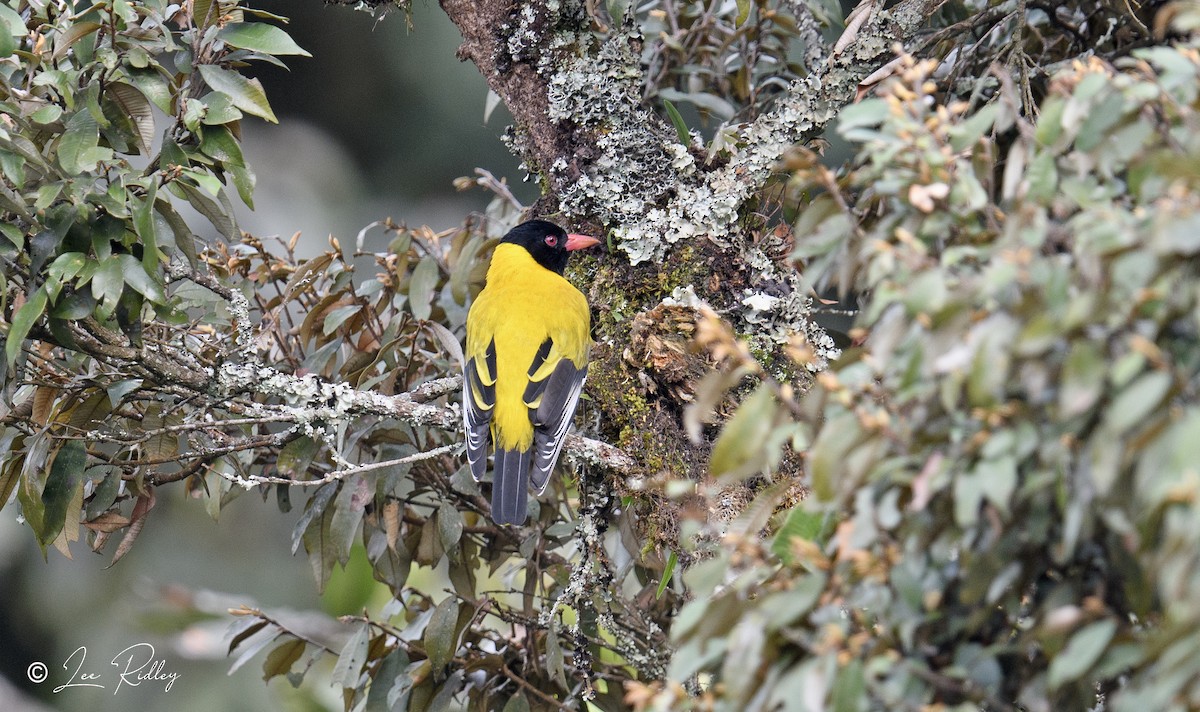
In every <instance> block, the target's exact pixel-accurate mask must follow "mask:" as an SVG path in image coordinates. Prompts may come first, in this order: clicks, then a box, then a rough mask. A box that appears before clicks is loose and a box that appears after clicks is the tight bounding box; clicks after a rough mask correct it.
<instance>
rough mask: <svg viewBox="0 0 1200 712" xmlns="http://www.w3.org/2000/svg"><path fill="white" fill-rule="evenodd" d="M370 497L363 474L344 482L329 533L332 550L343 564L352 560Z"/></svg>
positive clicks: (336, 502)
mask: <svg viewBox="0 0 1200 712" xmlns="http://www.w3.org/2000/svg"><path fill="white" fill-rule="evenodd" d="M370 499H371V491H370V489H369V488H368V487H367V483H366V480H364V479H363V477H362V476H361V475H359V476H355V477H353V478H351V479H347V480H344V481H343V482H342V489H341V490H340V491H339V492H338V496H337V500H336V501H335V502H334V505H333V516H332V517H331V519H330V521H329V533H328V537H329V541H330V544H331V545H332V551H333V552H334V554H335V555H336V556H337V560H338V562H339V563H341V564H342V566H345V565H346V562H347V561H349V560H350V547H352V546H353V545H354V539H355V535H357V534H358V525H359V524H360V523H361V522H362V518H363V511H364V508H365V507H366V504H367V502H368V501H369V500H370Z"/></svg>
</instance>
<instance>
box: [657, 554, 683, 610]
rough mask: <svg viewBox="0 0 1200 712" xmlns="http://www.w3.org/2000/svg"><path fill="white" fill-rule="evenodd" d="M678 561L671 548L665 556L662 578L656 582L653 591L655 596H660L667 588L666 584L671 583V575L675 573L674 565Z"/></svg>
mask: <svg viewBox="0 0 1200 712" xmlns="http://www.w3.org/2000/svg"><path fill="white" fill-rule="evenodd" d="M678 563H679V557H678V556H677V555H676V554H675V551H674V550H672V551H671V553H670V555H669V556H667V565H666V566H665V567H664V568H663V573H662V580H661V581H659V582H658V590H657V591H655V592H654V597H655V598H662V595H663V591H666V590H667V585H668V584H670V583H671V577H672V576H674V575H675V565H676V564H678Z"/></svg>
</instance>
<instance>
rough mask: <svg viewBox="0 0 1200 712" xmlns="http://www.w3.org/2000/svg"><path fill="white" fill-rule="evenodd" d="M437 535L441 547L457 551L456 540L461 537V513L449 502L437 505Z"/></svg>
mask: <svg viewBox="0 0 1200 712" xmlns="http://www.w3.org/2000/svg"><path fill="white" fill-rule="evenodd" d="M437 520H438V535H439V536H440V537H441V539H442V548H443V549H445V550H446V551H449V552H454V551H457V549H458V540H459V539H461V538H462V533H463V528H464V526H465V523H464V522H463V517H462V514H461V513H459V511H458V510H457V509H455V508H454V505H452V504H450V503H449V502H442V503H441V505H440V506H439V507H438V515H437Z"/></svg>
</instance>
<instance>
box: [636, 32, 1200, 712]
mask: <svg viewBox="0 0 1200 712" xmlns="http://www.w3.org/2000/svg"><path fill="white" fill-rule="evenodd" d="M935 67H936V63H934V62H928V61H922V62H917V61H915V60H913V59H911V58H906V59H905V64H904V67H903V70H902V72H901V73H900V76H899V77H898V78H897V79H895V80H892V82H891V83H889V84H888V85H886V86H885V87H884V88H883V89H882V91H881V96H880V97H879V98H871V99H867V100H864V101H863V102H861V103H860V104H857V105H855V106H853V107H849V108H847V109H846V110H845V111H843V112H842V114H841V116H840V131H841V133H842V135H843V136H844V137H845V138H846V139H847V140H849V141H851V142H852V143H854V144H855V145H856V146H857V147H858V150H859V153H858V155H857V157H856V158H855V160H854V161H853V163H852V165H850V166H849V167H848V168H847V169H845V170H844V171H842V172H840V173H838V174H836V175H835V174H833V173H832V172H830V171H829V169H827V168H825V167H823V166H821V165H820V164H819V163H817V161H816V160H815V157H814V156H812V155H811V154H808V153H806V152H801V153H800V154H798V155H797V156H796V157H795V159H794V161H793V165H795V166H797V169H796V170H795V172H794V174H793V185H792V188H793V189H794V190H797V191H803V192H807V193H809V194H810V195H813V196H814V197H813V198H812V199H811V202H810V203H809V204H808V205H807V206H806V208H805V210H804V212H803V215H802V216H801V218H800V220H799V222H798V224H797V226H796V228H797V232H798V234H801V235H808V236H810V237H809V238H808V239H806V240H803V241H801V242H799V243H798V246H797V252H796V257H797V258H798V259H800V260H802V261H803V262H804V263H805V264H806V268H805V274H806V275H807V276H808V277H809V278H810V279H812V280H813V281H814V283H817V284H827V283H828V284H833V285H835V286H838V287H840V288H841V289H842V290H853V291H856V292H860V293H862V297H861V299H862V313H861V315H860V317H859V319H858V331H857V332H856V333H855V336H856V337H857V343H858V344H859V345H858V346H857V347H855V348H853V349H851V350H849V351H848V352H847V353H846V354H845V355H844V356H843V357H842V358H841V359H839V360H838V361H837V362H836V363H835V364H833V366H832V368H831V369H830V370H829V371H827V372H825V373H823V374H821V375H820V376H819V377H818V379H817V385H816V386H815V387H814V388H813V389H812V390H811V391H810V392H808V393H807V394H805V395H804V396H803V397H801V398H798V399H795V400H792V401H790V405H791V407H792V409H793V410H794V416H795V417H794V418H788V419H787V421H786V422H787V424H786V425H783V426H780V427H789V428H790V427H794V426H795V425H796V424H798V425H799V427H801V428H802V431H803V435H802V436H801V440H802V441H804V442H806V443H809V447H808V448H807V456H806V469H807V472H808V475H809V476H810V478H811V483H812V488H813V496H812V497H811V499H809V500H808V501H806V502H805V503H803V504H802V505H801V506H800V507H798V508H796V509H795V510H793V511H792V512H791V513H790V515H788V518H787V523H786V526H785V529H784V530H783V531H781V532H780V534H779V535H778V537H777V538H776V539H775V541H774V547H773V548H774V552H772V546H771V545H770V542H768V541H764V540H760V539H755V538H751V539H749V540H743V541H740V542H738V546H737V547H736V548H734V547H723V548H722V550H720V551H719V552H718V553H717V554H716V555H715V557H714V558H713V559H712V560H711V561H707V562H704V563H702V564H700V565H697V566H695V567H693V568H692V569H691V570H690V571H688V572H687V573H686V574H685V575H684V581H685V582H686V583H687V584H688V586H689V590H690V591H691V593H692V594H693V596H694V598H693V600H692V602H691V603H689V604H688V605H687V606H685V607H684V608H683V610H682V611H681V612H680V614H679V616H678V618H677V619H676V621H675V624H674V626H673V627H672V639H673V640H674V641H675V642H676V643H677V644H678V645H679V650H678V652H677V654H676V655H675V657H674V659H673V661H672V668H671V672H670V680H673V681H675V684H676V685H681V684H684V683H686V681H688V680H689V679H691V678H692V676H693V675H695V674H696V673H704V679H705V680H707V682H706V684H705V687H706V690H707V692H706V693H705V694H704V695H703V696H701V697H700V698H699V699H693V700H691V701H688V700H686V698H685V696H684V695H683V694H682V689H683V688H682V687H674V688H672V687H670V686H668V687H667V688H666V689H664V690H662V691H660V692H658V693H657V695H655V694H654V693H653V691H652V690H647V691H645V692H644V693H640V694H642V695H643V697H639V699H640V700H642V704H643V706H649V705H650V704H651V703H652V702H653V703H654V704H657V705H659V706H660V708H661V706H664V705H666V706H672V707H674V706H679V705H683V704H688V705H691V706H694V707H698V708H708V707H715V708H718V709H739V710H740V709H771V708H773V706H774V705H776V704H783V705H785V706H786V707H787V708H789V709H791V708H796V709H801V708H807V709H826V708H829V709H867V708H870V709H917V708H924V707H925V706H926V705H930V704H945V705H961V706H962V708H963V709H967V708H970V709H974V708H976V707H975V706H977V705H978V706H982V707H984V708H986V709H1018V708H1019V709H1028V710H1054V709H1087V708H1093V707H1095V706H1097V705H1100V706H1106V705H1111V708H1112V709H1114V710H1135V709H1192V708H1195V707H1196V706H1197V705H1200V699H1198V698H1197V697H1196V689H1197V687H1196V683H1197V680H1200V667H1198V666H1197V664H1196V662H1195V661H1197V660H1200V648H1198V647H1197V646H1198V645H1200V642H1198V640H1197V638H1196V635H1195V631H1196V630H1198V629H1200V609H1197V607H1196V605H1195V601H1196V600H1197V598H1198V596H1200V560H1198V559H1197V556H1196V552H1195V546H1194V540H1195V532H1196V527H1197V526H1198V523H1200V509H1198V508H1197V506H1196V502H1197V500H1196V470H1195V462H1196V460H1197V457H1198V456H1200V452H1198V451H1197V450H1196V448H1197V445H1196V437H1195V436H1196V434H1197V433H1198V432H1200V429H1198V428H1200V401H1198V400H1197V390H1196V388H1197V385H1198V384H1200V343H1198V340H1200V320H1198V319H1197V314H1200V311H1198V307H1200V302H1198V301H1197V300H1198V295H1200V292H1197V288H1196V285H1197V284H1198V282H1197V280H1198V278H1200V274H1198V265H1200V261H1198V260H1197V253H1198V252H1200V239H1198V235H1200V231H1198V230H1197V228H1198V227H1200V222H1198V220H1200V202H1198V196H1200V173H1197V171H1196V166H1197V165H1200V162H1198V161H1200V101H1198V98H1200V96H1198V94H1197V86H1200V83H1198V79H1200V52H1198V51H1197V49H1196V47H1195V46H1194V45H1183V46H1179V47H1155V48H1152V49H1145V50H1137V51H1135V52H1133V55H1132V56H1131V57H1129V58H1126V59H1122V60H1119V61H1118V62H1116V64H1115V66H1114V65H1110V64H1106V63H1104V62H1102V61H1099V60H1095V59H1093V60H1091V61H1090V62H1086V63H1083V62H1080V63H1076V64H1075V65H1074V66H1072V67H1070V68H1069V69H1066V70H1064V71H1062V72H1060V73H1059V74H1057V75H1056V76H1055V77H1054V78H1053V79H1052V80H1051V82H1050V84H1049V87H1048V93H1047V96H1046V97H1045V98H1044V99H1043V100H1042V101H1041V103H1040V106H1039V107H1038V109H1039V110H1038V114H1037V117H1036V119H1031V118H1028V117H1024V116H1021V115H1019V114H1018V113H1017V112H1016V111H1015V108H1016V107H1018V106H1019V105H1020V99H1019V96H1018V95H1017V93H1016V92H1015V91H1014V90H1013V87H1012V85H1007V87H1002V88H1001V90H1000V91H999V93H998V94H997V96H996V97H995V99H994V100H993V101H992V102H991V103H988V104H986V105H983V106H978V107H973V106H971V105H970V104H969V103H968V102H965V101H960V100H956V99H954V98H953V97H951V98H949V99H948V100H944V102H945V103H943V100H939V95H938V93H937V92H939V91H940V86H939V85H938V84H937V83H935V82H933V81H931V80H930V74H931V72H932V71H933V70H934V68H935ZM1010 136H1011V140H1009V139H1008V138H1007V137H1010ZM794 353H795V354H796V356H797V357H798V358H801V359H803V358H805V357H806V356H807V355H808V352H807V351H806V350H805V349H804V345H803V344H797V345H796V349H795V351H794ZM784 405H785V404H784V403H783V402H781V401H780V402H778V405H776V408H777V409H780V410H781V412H782V413H790V412H793V411H789V410H787V409H785V408H784ZM742 407H743V409H745V408H749V407H757V406H754V405H753V403H752V402H751V401H747V402H746V404H745V405H743V406H742ZM767 417H768V418H769V417H771V416H770V415H768V416H767ZM735 421H736V418H735ZM732 426H733V422H732V421H731V423H730V427H732ZM823 522H830V524H826V525H824V526H823V525H822V523H823ZM793 532H794V533H793ZM773 553H778V554H781V555H782V558H783V561H782V562H776V560H775V557H774V555H773ZM1106 708H1107V707H1106Z"/></svg>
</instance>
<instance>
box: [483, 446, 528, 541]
mask: <svg viewBox="0 0 1200 712" xmlns="http://www.w3.org/2000/svg"><path fill="white" fill-rule="evenodd" d="M530 455H531V451H529V450H526V451H525V452H521V451H520V450H496V466H495V468H494V469H495V473H496V474H495V476H494V479H493V480H492V521H494V522H496V523H497V524H524V523H525V518H526V515H527V511H526V508H527V506H528V505H527V499H528V496H529V494H528V490H529V467H530V464H531V457H530Z"/></svg>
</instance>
